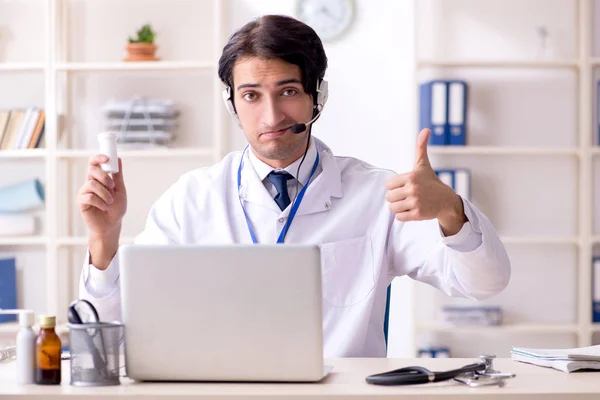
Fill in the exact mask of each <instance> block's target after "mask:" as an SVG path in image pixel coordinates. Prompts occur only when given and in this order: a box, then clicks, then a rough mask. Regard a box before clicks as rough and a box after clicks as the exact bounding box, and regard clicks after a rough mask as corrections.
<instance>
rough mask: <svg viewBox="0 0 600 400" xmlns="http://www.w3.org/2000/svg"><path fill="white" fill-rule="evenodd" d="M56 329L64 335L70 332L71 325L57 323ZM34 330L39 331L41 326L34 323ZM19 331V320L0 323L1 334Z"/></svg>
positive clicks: (12, 333) (14, 333)
mask: <svg viewBox="0 0 600 400" xmlns="http://www.w3.org/2000/svg"><path fill="white" fill-rule="evenodd" d="M55 329H56V333H57V334H59V335H64V334H66V333H68V332H69V327H68V326H67V324H57V325H56V328H55ZM33 330H34V331H35V332H37V331H38V330H39V326H38V325H34V326H33ZM18 332H19V323H18V322H3V323H0V336H6V335H16V334H17V333H18Z"/></svg>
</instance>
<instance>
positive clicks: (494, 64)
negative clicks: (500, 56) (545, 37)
mask: <svg viewBox="0 0 600 400" xmlns="http://www.w3.org/2000/svg"><path fill="white" fill-rule="evenodd" d="M417 65H418V66H419V67H464V68H540V69H545V68H554V69H556V68H558V69H561V68H563V69H564V68H567V69H571V68H578V67H579V62H578V61H577V60H530V61H528V60H419V61H417Z"/></svg>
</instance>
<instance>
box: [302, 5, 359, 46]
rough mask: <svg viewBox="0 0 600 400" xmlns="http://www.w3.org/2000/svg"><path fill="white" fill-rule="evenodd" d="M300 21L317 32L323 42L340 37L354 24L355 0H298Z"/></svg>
mask: <svg viewBox="0 0 600 400" xmlns="http://www.w3.org/2000/svg"><path fill="white" fill-rule="evenodd" d="M296 14H297V16H298V19H300V20H301V21H302V22H304V23H306V24H307V25H309V26H310V27H311V28H313V29H314V30H315V32H317V34H318V35H319V37H320V38H321V39H322V40H330V39H333V38H337V37H338V36H340V35H341V34H342V33H343V32H344V31H345V30H346V29H348V27H349V26H350V24H351V23H352V19H353V17H354V3H353V0H298V4H297V10H296Z"/></svg>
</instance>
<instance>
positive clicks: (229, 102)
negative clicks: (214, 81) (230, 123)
mask: <svg viewBox="0 0 600 400" xmlns="http://www.w3.org/2000/svg"><path fill="white" fill-rule="evenodd" d="M221 95H222V96H223V102H224V103H225V108H227V111H228V112H229V114H231V115H233V116H234V117H235V119H236V120H237V121H238V122H239V118H238V115H237V112H236V111H235V106H234V105H233V99H232V98H231V96H232V95H231V87H229V86H227V87H226V88H225V89H223V91H222V92H221Z"/></svg>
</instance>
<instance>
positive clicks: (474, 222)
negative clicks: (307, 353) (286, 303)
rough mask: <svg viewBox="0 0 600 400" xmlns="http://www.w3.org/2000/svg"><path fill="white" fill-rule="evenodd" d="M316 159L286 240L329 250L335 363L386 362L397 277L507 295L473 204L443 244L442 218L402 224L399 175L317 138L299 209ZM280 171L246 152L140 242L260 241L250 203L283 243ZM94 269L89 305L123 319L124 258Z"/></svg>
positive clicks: (199, 176) (185, 183)
mask: <svg viewBox="0 0 600 400" xmlns="http://www.w3.org/2000/svg"><path fill="white" fill-rule="evenodd" d="M317 152H318V153H319V156H320V162H319V165H318V168H317V170H316V172H315V174H314V176H313V178H312V180H311V182H310V184H309V187H308V188H307V190H306V193H305V197H304V199H303V201H302V203H301V204H300V207H299V208H298V212H297V214H296V217H295V218H294V220H293V223H292V225H291V228H290V230H289V232H288V234H287V236H286V239H285V242H286V243H310V244H319V245H320V247H321V264H322V274H323V279H322V283H323V301H324V307H323V334H324V356H325V357H385V355H386V347H385V339H384V334H383V321H384V316H385V315H384V314H385V303H386V289H387V286H388V285H389V284H390V282H391V281H392V279H393V278H394V277H396V276H403V275H408V276H410V277H411V278H413V279H416V280H419V281H422V282H425V283H427V284H430V285H432V286H434V287H436V288H438V289H440V290H441V291H443V292H444V293H446V294H448V295H450V296H457V297H466V298H470V299H475V300H478V299H484V298H487V297H490V296H492V295H494V294H497V293H499V292H500V291H501V290H502V289H504V288H505V287H506V285H507V284H508V281H509V279H510V269H511V267H510V261H509V259H508V256H507V254H506V250H505V249H504V246H503V244H502V242H501V241H500V239H499V237H498V235H497V233H496V231H495V229H494V227H493V226H492V224H491V223H490V221H489V220H488V219H487V217H485V215H483V214H482V213H481V212H480V211H479V210H478V209H477V208H476V207H475V206H473V205H472V204H471V203H470V202H469V201H467V200H465V199H463V205H464V212H465V215H466V216H467V219H468V222H466V223H465V224H464V225H463V227H462V229H461V230H460V231H459V232H458V233H457V234H456V235H453V236H448V237H446V236H444V235H443V233H442V230H441V228H440V226H439V223H438V221H437V220H428V221H418V222H417V221H415V222H399V221H397V220H396V219H395V217H394V214H393V213H391V212H390V210H389V208H388V203H387V202H386V201H385V194H386V188H385V182H386V181H387V179H389V178H390V177H391V176H393V175H394V172H393V171H389V170H384V169H380V168H376V167H373V166H371V165H369V164H367V163H365V162H363V161H360V160H357V159H355V158H350V157H336V156H334V155H333V154H332V152H331V150H330V149H329V148H328V147H327V146H326V145H325V144H324V143H323V142H321V141H320V140H318V139H316V138H315V139H314V140H313V141H311V145H310V147H309V150H308V152H307V155H306V158H305V160H304V162H303V163H302V166H301V168H300V172H299V174H298V177H299V182H297V181H296V179H295V178H296V172H297V168H298V164H299V163H300V160H297V161H296V162H295V163H293V164H291V165H290V166H288V167H287V168H285V170H286V171H287V172H289V173H290V174H292V175H293V176H294V179H290V180H289V181H288V188H289V194H290V198H291V199H292V200H293V199H294V196H295V195H296V191H295V187H296V183H298V190H301V189H302V187H303V186H304V185H305V184H306V183H307V179H308V176H309V175H310V171H311V169H312V167H313V164H314V161H315V158H316V154H317ZM242 154H243V155H242ZM242 157H243V161H244V167H243V169H242V184H241V188H240V191H239V197H238V191H237V190H236V187H237V171H238V166H239V164H240V160H241V158H242ZM272 170H273V168H272V167H270V166H268V165H267V164H265V163H263V162H262V161H260V160H259V159H258V158H257V157H256V156H255V155H254V154H253V153H252V152H251V151H250V150H248V151H246V152H245V153H242V152H233V153H230V154H229V155H227V156H226V157H225V158H224V159H223V160H222V161H221V162H220V163H218V164H216V165H214V166H212V167H209V168H201V169H197V170H194V171H190V172H188V173H186V174H184V175H183V176H181V178H180V179H179V180H178V181H177V182H176V183H175V184H173V185H172V186H171V187H170V188H169V189H168V190H167V191H166V192H165V193H164V194H163V195H162V196H161V197H160V198H159V199H158V200H157V201H156V203H155V204H154V205H153V207H152V209H151V210H150V212H149V215H148V218H147V221H146V226H145V228H144V230H143V231H142V232H141V233H140V234H139V235H138V236H137V237H136V239H135V243H144V244H198V243H203V244H223V243H230V244H234V243H252V240H251V237H250V234H249V232H248V227H247V225H246V220H245V218H244V214H243V212H242V209H241V206H240V197H241V199H242V201H243V202H244V208H245V209H246V213H247V214H248V217H249V219H250V221H251V222H252V225H253V227H254V233H255V235H256V237H257V240H258V242H260V243H275V242H276V241H277V237H278V236H279V233H280V231H281V228H282V227H283V224H284V223H285V221H286V219H287V217H288V214H289V212H290V208H291V205H290V206H288V207H287V208H286V209H285V210H283V211H281V210H280V209H279V207H278V206H277V204H276V203H275V201H274V200H273V196H274V195H275V194H276V193H277V191H276V190H275V188H274V187H272V184H271V183H270V181H269V180H268V178H267V175H268V174H269V173H270V172H271V171H272ZM198 221H202V223H201V224H200V223H198ZM88 260H89V254H88V257H87V259H86V261H85V262H84V266H83V271H82V274H81V280H80V297H81V298H85V299H88V300H90V301H91V302H92V303H93V304H94V305H95V306H96V308H97V309H98V312H99V314H100V315H101V316H102V318H103V319H107V320H119V319H120V286H119V265H118V258H117V257H115V258H114V259H113V261H112V262H111V263H110V265H109V266H108V268H107V269H106V270H104V271H101V270H98V269H97V268H95V267H93V266H92V265H89V263H88Z"/></svg>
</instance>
